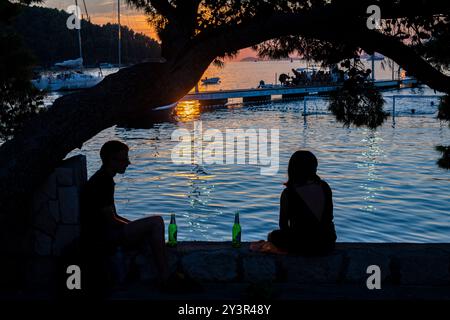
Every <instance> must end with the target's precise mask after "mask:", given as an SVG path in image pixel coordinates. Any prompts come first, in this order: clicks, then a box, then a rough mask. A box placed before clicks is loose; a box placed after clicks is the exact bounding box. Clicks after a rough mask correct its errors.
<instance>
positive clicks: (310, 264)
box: [282, 253, 343, 283]
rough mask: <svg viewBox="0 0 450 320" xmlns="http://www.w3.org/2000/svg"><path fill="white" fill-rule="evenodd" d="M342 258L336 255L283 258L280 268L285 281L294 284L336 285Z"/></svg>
mask: <svg viewBox="0 0 450 320" xmlns="http://www.w3.org/2000/svg"><path fill="white" fill-rule="evenodd" d="M342 263H343V257H342V255H341V254H339V253H336V254H332V255H328V256H323V257H302V256H285V257H283V259H282V266H283V267H282V268H283V271H284V273H285V274H286V278H287V281H289V282H294V283H336V282H337V281H338V279H339V274H340V271H341V268H342Z"/></svg>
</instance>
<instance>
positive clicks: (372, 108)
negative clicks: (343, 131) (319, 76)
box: [328, 60, 388, 129]
mask: <svg viewBox="0 0 450 320" xmlns="http://www.w3.org/2000/svg"><path fill="white" fill-rule="evenodd" d="M357 65H358V64H357V63H356V64H354V65H351V64H350V61H349V60H347V61H345V62H343V63H342V67H343V68H345V69H347V70H348V71H347V74H348V76H349V78H348V79H347V80H345V82H344V85H343V87H342V89H339V90H338V91H336V92H334V93H332V94H331V97H330V104H329V107H328V108H329V110H330V111H331V112H332V113H333V114H334V115H335V116H336V119H337V120H338V121H340V122H342V123H343V124H344V125H345V126H350V125H351V124H354V125H355V126H363V125H366V126H368V127H369V128H372V129H374V128H376V127H378V126H380V125H381V124H382V123H383V121H384V120H385V119H386V118H387V116H388V113H386V112H384V111H383V104H384V99H383V97H382V95H381V93H380V92H379V90H377V88H376V87H375V86H374V84H373V83H372V82H371V81H369V80H368V77H369V75H370V73H371V71H370V70H362V67H361V66H359V67H358V66H357Z"/></svg>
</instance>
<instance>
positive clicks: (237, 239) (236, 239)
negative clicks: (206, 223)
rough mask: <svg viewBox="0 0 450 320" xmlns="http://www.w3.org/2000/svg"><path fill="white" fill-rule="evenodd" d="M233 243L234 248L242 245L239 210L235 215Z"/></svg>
mask: <svg viewBox="0 0 450 320" xmlns="http://www.w3.org/2000/svg"><path fill="white" fill-rule="evenodd" d="M231 245H232V246H233V248H240V247H241V225H240V223H239V211H237V212H236V214H235V215H234V224H233V234H232V241H231Z"/></svg>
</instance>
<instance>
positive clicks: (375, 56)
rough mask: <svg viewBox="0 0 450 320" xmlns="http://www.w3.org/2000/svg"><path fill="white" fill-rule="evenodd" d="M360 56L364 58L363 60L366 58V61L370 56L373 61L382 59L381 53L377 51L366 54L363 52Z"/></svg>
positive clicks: (369, 59)
mask: <svg viewBox="0 0 450 320" xmlns="http://www.w3.org/2000/svg"><path fill="white" fill-rule="evenodd" d="M360 58H361V59H364V60H366V61H371V60H372V58H373V60H375V61H382V60H384V56H383V55H382V54H381V53H377V52H375V54H373V55H372V54H367V53H364V54H362V55H361V56H360Z"/></svg>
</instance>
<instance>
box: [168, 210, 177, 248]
mask: <svg viewBox="0 0 450 320" xmlns="http://www.w3.org/2000/svg"><path fill="white" fill-rule="evenodd" d="M168 244H169V247H175V246H176V245H177V223H176V222H175V213H172V214H171V215H170V223H169V243H168Z"/></svg>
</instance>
